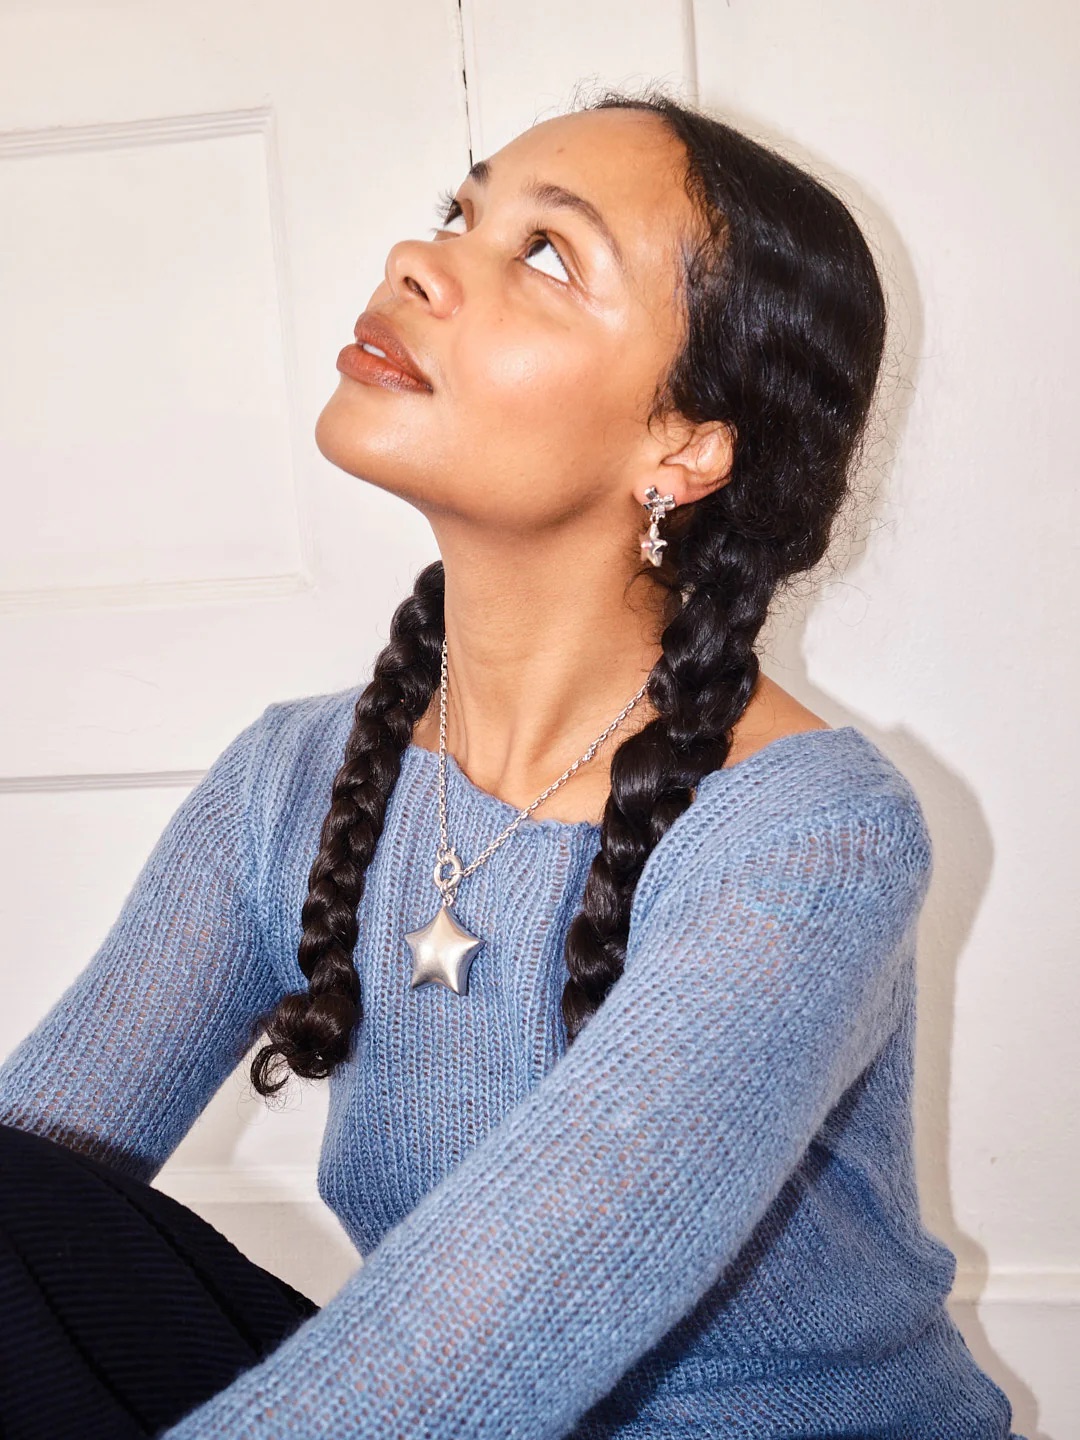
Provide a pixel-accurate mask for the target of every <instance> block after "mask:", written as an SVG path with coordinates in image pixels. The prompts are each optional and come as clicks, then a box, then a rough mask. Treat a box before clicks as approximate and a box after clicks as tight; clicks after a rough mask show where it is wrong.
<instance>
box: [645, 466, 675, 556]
mask: <svg viewBox="0 0 1080 1440" xmlns="http://www.w3.org/2000/svg"><path fill="white" fill-rule="evenodd" d="M642 503H643V505H644V506H645V508H646V509H647V510H648V512H649V533H648V534H647V535H642V537H641V550H642V553H643V554H644V555H646V556H647V557H648V558H649V559H650V560H651V561H652V563H653V564H654V565H660V564H662V563H663V559H664V557H663V554H662V551H663V549H664V546H665V545H666V544H667V541H666V540H661V539H660V521H661V520H662V519H663V518H664V516H665V515H666V514H667V512H668V511H669V510H674V509H675V497H674V496H673V495H661V494H660V491H659V490H657V488H656V486H655V485H650V486H649V488H648V490H646V491H645V499H644V500H643V502H642Z"/></svg>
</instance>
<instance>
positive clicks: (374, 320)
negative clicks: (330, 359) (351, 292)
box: [353, 310, 434, 390]
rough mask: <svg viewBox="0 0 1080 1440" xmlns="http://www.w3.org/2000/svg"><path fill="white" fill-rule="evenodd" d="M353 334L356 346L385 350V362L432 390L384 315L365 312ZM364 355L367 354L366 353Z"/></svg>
mask: <svg viewBox="0 0 1080 1440" xmlns="http://www.w3.org/2000/svg"><path fill="white" fill-rule="evenodd" d="M353 334H354V335H355V336H356V343H357V345H361V344H363V343H364V342H365V341H366V342H367V344H369V345H376V346H377V347H378V348H379V349H380V350H385V351H386V358H387V360H389V362H390V363H391V364H392V365H394V366H396V367H397V369H399V370H401V371H403V372H404V374H406V375H408V376H410V377H411V378H412V379H413V380H415V381H417V383H418V384H420V385H425V386H426V387H427V388H428V389H429V390H432V389H434V386H433V385H432V383H431V381H430V380H429V379H428V377H427V376H426V375H425V374H424V372H423V370H421V369H420V366H419V365H418V364H417V361H416V358H415V356H414V355H413V353H412V351H411V350H410V349H409V348H408V346H407V345H406V344H405V342H404V341H403V340H402V338H401V336H400V335H399V334H398V332H397V330H396V329H395V328H394V326H393V325H392V324H391V323H390V321H389V320H388V319H387V318H386V316H385V315H380V314H379V312H378V311H377V310H365V311H364V313H363V314H362V315H361V316H360V318H359V320H357V322H356V325H355V326H354V327H353ZM364 353H365V354H367V352H366V351H365V352H364ZM371 359H373V360H377V359H378V356H376V355H373V356H371Z"/></svg>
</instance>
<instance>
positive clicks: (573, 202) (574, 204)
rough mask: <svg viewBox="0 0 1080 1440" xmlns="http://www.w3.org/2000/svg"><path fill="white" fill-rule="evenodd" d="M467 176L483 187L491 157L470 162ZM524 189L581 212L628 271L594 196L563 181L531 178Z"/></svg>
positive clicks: (549, 202)
mask: <svg viewBox="0 0 1080 1440" xmlns="http://www.w3.org/2000/svg"><path fill="white" fill-rule="evenodd" d="M465 178H466V179H467V180H472V181H475V183H476V184H477V185H479V186H481V187H483V186H485V185H486V184H487V183H488V181H489V180H490V179H491V161H490V160H477V161H475V162H474V163H473V164H472V165H470V166H469V173H468V175H467V176H466V177H465ZM521 193H522V194H523V195H526V196H528V198H529V199H530V200H535V201H536V203H537V204H538V205H547V206H550V207H551V208H552V209H555V210H571V211H573V212H574V213H575V214H577V215H580V216H581V218H582V219H583V220H585V221H587V223H588V224H589V225H591V226H592V228H593V229H594V230H595V231H596V233H597V234H598V235H599V236H600V238H601V239H602V240H603V242H604V244H605V245H606V246H607V247H608V249H609V250H610V251H611V253H612V255H614V257H615V260H616V263H617V264H618V266H619V269H620V270H622V271H623V272H624V273H625V271H626V259H625V257H624V255H623V252H622V246H621V245H620V244H619V242H618V240H616V238H615V235H614V233H613V232H612V229H611V227H610V225H609V224H608V223H607V221H606V220H605V219H604V217H603V215H601V213H600V211H599V210H598V209H597V208H596V206H595V205H594V204H593V203H592V201H591V200H586V199H585V196H584V195H578V194H577V193H576V192H575V191H573V190H567V189H566V188H565V186H563V185H554V184H552V183H551V182H550V181H548V180H530V181H528V182H527V183H526V184H525V185H524V186H523V187H522V192H521Z"/></svg>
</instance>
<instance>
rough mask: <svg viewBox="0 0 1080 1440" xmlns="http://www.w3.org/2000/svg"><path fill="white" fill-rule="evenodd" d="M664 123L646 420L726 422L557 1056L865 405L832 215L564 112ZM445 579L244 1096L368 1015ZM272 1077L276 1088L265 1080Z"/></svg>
mask: <svg viewBox="0 0 1080 1440" xmlns="http://www.w3.org/2000/svg"><path fill="white" fill-rule="evenodd" d="M615 107H621V108H633V109H639V110H649V111H652V112H653V113H655V114H656V115H658V116H660V117H661V118H662V120H663V121H664V122H666V124H667V125H668V126H669V127H670V130H671V131H672V132H673V133H674V135H675V136H677V137H678V139H679V140H680V141H681V142H682V144H683V147H684V149H685V154H686V168H685V175H684V184H685V187H686V192H687V194H688V196H689V197H690V199H691V201H692V202H693V205H694V211H695V214H697V215H699V216H700V218H701V221H702V226H701V231H700V234H699V235H697V236H695V237H694V238H693V239H692V240H688V241H687V243H686V246H685V248H684V250H683V254H682V271H681V273H680V276H679V277H678V299H679V303H681V304H683V306H684V307H685V318H686V322H687V323H686V328H685V333H684V338H683V341H682V344H681V348H680V351H679V353H678V355H677V356H676V358H675V360H674V363H673V365H672V367H671V369H670V370H669V372H668V374H667V375H666V377H665V378H664V379H663V381H662V382H661V384H660V385H659V386H658V387H657V392H656V395H655V397H654V401H653V407H652V411H651V414H652V415H653V416H659V415H662V414H666V413H671V411H672V410H674V411H678V412H681V414H682V415H684V416H685V417H686V418H687V419H688V420H689V421H691V422H692V423H695V424H697V423H702V422H707V421H721V422H724V423H726V424H727V425H728V426H729V427H730V430H731V433H732V436H733V438H734V451H733V463H732V468H731V472H730V477H729V478H728V480H727V482H726V483H725V484H723V485H720V486H719V487H718V488H716V489H714V490H712V491H711V492H710V493H709V494H707V495H705V496H704V497H703V498H701V499H698V500H697V501H695V502H694V503H692V504H689V505H686V506H680V507H679V509H678V510H676V511H675V512H673V514H672V516H671V518H670V521H669V522H668V523H667V528H666V531H665V534H666V538H667V540H668V545H667V548H666V549H665V550H664V551H663V552H662V554H663V560H662V564H661V565H660V566H659V567H654V566H653V565H652V564H651V563H650V562H648V561H643V571H644V572H647V573H648V574H649V575H650V578H651V580H652V582H653V583H656V584H659V585H661V586H662V587H663V588H664V590H665V591H666V592H667V594H666V596H665V599H664V607H665V608H664V612H663V615H662V623H663V626H664V628H663V631H662V633H661V635H660V644H661V646H662V654H661V656H660V658H659V660H657V662H656V664H655V665H654V667H653V669H652V671H651V672H650V675H649V680H648V690H647V694H648V697H649V701H650V702H651V705H652V707H653V710H654V711H655V717H654V718H653V719H652V720H650V721H649V723H648V724H646V725H645V726H643V727H642V728H641V729H640V730H638V731H637V732H636V733H634V734H631V735H629V736H628V737H627V738H626V739H624V740H623V741H622V743H621V744H620V745H619V747H618V749H617V750H616V751H615V752H614V754H613V756H612V760H611V788H610V794H609V797H608V799H607V803H606V808H605V810H604V814H603V819H602V823H601V830H600V848H599V852H598V853H597V855H596V857H595V859H594V860H593V863H592V866H591V869H590V871H589V874H588V877H587V881H586V885H585V889H584V893H583V897H582V904H581V909H580V910H579V912H578V913H577V915H576V916H574V918H573V920H572V922H571V924H570V926H569V930H568V932H567V936H566V948H565V962H566V971H567V979H566V983H565V987H564V989H563V994H562V1002H561V1008H562V1017H563V1021H564V1024H565V1029H566V1036H567V1043H568V1044H572V1043H573V1041H574V1039H575V1038H576V1036H577V1035H578V1034H579V1033H580V1032H581V1030H582V1028H583V1027H584V1025H585V1024H586V1023H587V1021H588V1019H589V1017H590V1016H591V1015H592V1014H594V1013H595V1011H596V1010H597V1009H598V1008H599V1006H600V1005H601V1004H602V1003H603V1001H604V998H605V996H606V995H607V993H608V991H609V990H610V989H611V987H612V986H613V985H614V984H615V982H616V980H618V978H619V976H620V975H621V973H622V970H623V962H624V958H625V954H626V943H627V937H628V932H629V923H630V909H631V902H632V900H633V895H634V887H635V885H636V884H637V881H638V877H639V876H640V874H641V872H642V868H643V866H644V864H645V861H646V859H647V858H648V856H649V854H650V852H651V851H652V850H653V848H654V847H655V846H656V845H657V843H658V842H659V841H660V839H661V838H662V837H663V835H664V834H665V832H666V831H667V829H668V828H669V826H670V825H672V823H673V822H674V821H675V820H676V819H677V818H678V817H679V816H680V815H681V814H682V813H683V812H684V811H685V810H686V809H687V807H688V806H689V805H690V803H691V801H692V798H693V792H694V790H695V788H696V786H697V784H698V782H699V781H700V780H701V778H702V776H704V775H705V774H707V773H708V772H710V771H712V770H715V769H719V768H720V767H722V766H723V764H724V762H725V760H726V759H727V756H728V753H729V750H730V747H731V741H732V730H733V727H734V725H735V723H736V722H737V721H738V720H739V718H740V716H741V715H742V714H743V712H744V711H745V709H746V707H747V704H748V703H749V700H750V697H751V695H752V693H753V690H754V687H755V684H756V682H757V679H758V673H759V664H758V658H757V655H756V654H755V650H754V642H755V639H756V638H757V636H758V633H759V631H760V630H761V628H762V626H763V624H764V623H765V621H766V619H767V617H768V614H769V609H770V605H771V603H772V601H773V599H774V597H775V595H776V594H777V592H778V590H779V589H780V587H781V586H782V585H784V584H785V583H787V582H789V581H790V580H791V578H792V577H794V576H796V575H799V574H800V573H802V572H804V571H807V570H809V569H811V568H812V567H813V566H815V565H816V564H817V562H818V561H819V560H820V559H821V558H822V557H823V556H824V554H825V552H826V550H827V548H828V545H829V541H830V536H831V533H832V531H833V528H834V522H835V520H836V517H837V515H838V513H839V512H840V510H841V507H842V502H843V501H844V500H845V498H846V496H847V493H848V488H849V475H850V473H851V471H852V469H853V467H854V465H855V462H856V460H857V458H858V452H859V451H860V449H861V446H862V444H863V441H864V439H865V433H866V423H867V419H868V416H869V413H870V407H871V403H872V400H873V398H874V392H875V389H876V385H877V380H878V375H879V371H880V367H881V360H882V355H883V351H884V343H885V330H886V306H885V298H884V295H883V291H882V286H881V282H880V279H879V275H878V272H877V269H876V267H875V264H874V260H873V257H872V255H871V252H870V250H869V248H868V245H867V242H866V240H865V238H864V237H863V235H862V233H861V231H860V229H859V226H858V224H857V223H856V221H855V219H854V218H853V216H852V215H851V213H850V211H849V210H848V209H847V208H846V206H845V205H844V203H843V202H842V201H841V200H840V198H839V197H838V196H837V195H836V194H834V193H833V192H832V191H831V190H829V189H828V188H827V187H826V186H825V185H823V184H822V183H821V182H820V181H818V180H817V179H816V178H814V177H812V176H811V175H810V174H808V173H807V172H805V171H804V170H802V169H800V168H799V167H798V166H796V165H795V164H794V163H792V162H791V161H789V160H787V159H786V158H784V157H782V156H781V155H779V154H778V153H776V152H774V151H773V150H771V149H769V148H767V147H766V146H765V145H763V144H761V143H758V142H757V141H755V140H752V139H750V138H749V137H748V136H746V135H744V134H743V133H741V132H740V131H738V130H736V129H734V128H732V127H731V126H730V125H727V124H725V123H723V122H721V121H720V120H718V119H716V118H714V117H712V116H711V115H708V114H706V113H704V112H703V111H701V110H698V109H695V108H691V107H689V106H686V105H684V104H682V103H680V102H678V101H677V100H675V99H673V98H672V97H670V96H668V95H667V94H665V93H663V91H662V90H661V89H659V88H658V87H655V86H653V87H647V88H646V89H645V90H644V91H643V92H640V93H639V94H638V95H637V96H631V95H629V94H628V93H627V92H625V91H622V90H612V89H609V90H605V91H604V92H603V93H602V94H601V96H600V97H599V98H598V99H596V100H594V101H592V102H590V103H588V104H586V105H584V106H581V107H579V108H583V109H587V110H592V109H608V108H615ZM443 598H444V571H443V564H442V561H441V560H440V561H436V562H434V563H432V564H430V565H427V566H426V567H425V568H424V569H422V570H421V571H420V572H419V574H418V576H417V579H416V583H415V586H414V589H413V592H412V594H411V595H409V596H408V597H407V598H406V599H405V600H403V601H402V602H401V604H400V605H399V606H398V608H397V610H396V611H395V613H394V616H393V620H392V622H391V627H390V638H389V641H388V643H387V645H386V647H385V648H384V649H383V650H382V652H381V653H380V654H379V656H378V658H377V659H376V661H375V665H374V670H373V675H372V679H371V681H370V683H369V684H368V685H367V686H366V687H365V688H364V690H363V691H362V693H361V694H360V696H359V698H358V699H357V702H356V706H355V711H354V721H353V727H352V732H351V734H350V735H349V739H348V742H347V744H346V747H345V753H344V759H343V761H342V764H341V766H340V768H339V770H338V771H337V774H336V776H335V777H334V781H333V787H332V791H331V803H330V808H329V810H328V812H327V814H326V817H325V820H324V822H323V826H322V831H321V837H320V844H319V851H318V854H317V856H316V858H315V861H314V863H313V865H312V867H311V872H310V879H309V890H308V895H307V898H306V900H305V902H304V905H303V909H302V912H301V919H302V924H303V935H302V938H301V940H300V945H299V956H298V958H299V964H300V968H301V970H302V971H303V973H304V974H305V975H306V976H307V977H308V989H307V990H306V991H299V992H296V993H293V994H289V995H286V996H285V997H284V998H283V999H282V1000H281V1001H280V1002H279V1003H278V1004H277V1005H276V1007H274V1008H273V1009H272V1010H271V1011H269V1012H267V1014H266V1015H264V1016H261V1017H260V1018H259V1019H258V1020H256V1022H255V1024H254V1025H253V1026H252V1030H251V1039H252V1043H253V1042H254V1040H255V1039H256V1038H257V1037H258V1036H259V1035H260V1034H262V1033H265V1036H266V1040H267V1043H266V1044H265V1045H264V1046H263V1047H262V1048H261V1049H260V1050H259V1051H258V1053H257V1054H256V1056H255V1058H254V1060H253V1061H252V1065H251V1081H252V1084H253V1086H254V1088H255V1089H256V1090H257V1091H258V1093H259V1094H261V1095H264V1096H266V1095H272V1094H275V1093H276V1092H277V1091H278V1090H280V1089H281V1088H282V1086H283V1085H285V1083H286V1082H287V1080H288V1073H289V1071H292V1072H293V1073H295V1074H296V1075H299V1076H302V1077H304V1078H308V1079H323V1078H325V1077H326V1076H328V1075H329V1074H330V1072H331V1071H332V1070H333V1069H334V1068H335V1066H337V1065H338V1064H339V1063H341V1061H343V1060H346V1059H347V1058H349V1054H350V1046H351V1042H352V1037H353V1035H354V1032H355V1031H356V1028H357V1025H358V1022H359V1021H360V1020H361V1018H362V1015H363V1009H362V1005H361V997H360V985H359V977H358V975H357V971H356V968H355V965H354V963H353V951H354V948H355V946H356V941H357V935H358V924H357V907H358V905H359V902H360V899H361V897H362V895H363V892H364V881H365V875H366V872H367V868H368V866H369V864H370V863H371V861H372V857H373V856H374V853H375V847H376V845H377V843H378V840H379V835H380V833H381V831H382V827H383V822H384V819H385V815H386V809H387V803H388V800H389V797H390V795H391V793H392V791H393V788H394V785H395V782H396V781H397V779H398V775H399V773H400V769H401V763H402V757H403V753H404V751H405V750H406V749H407V747H408V746H409V744H410V742H411V740H412V735H413V729H414V726H415V725H416V724H417V722H418V721H419V720H420V719H421V718H422V717H423V716H424V715H425V713H426V712H427V711H428V707H429V705H430V704H431V702H432V699H433V697H434V696H435V695H436V694H437V693H438V688H439V683H440V670H441V655H442V643H443V636H444V633H445V627H444V611H443ZM279 1072H280V1073H279Z"/></svg>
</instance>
